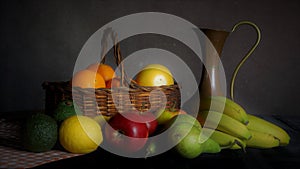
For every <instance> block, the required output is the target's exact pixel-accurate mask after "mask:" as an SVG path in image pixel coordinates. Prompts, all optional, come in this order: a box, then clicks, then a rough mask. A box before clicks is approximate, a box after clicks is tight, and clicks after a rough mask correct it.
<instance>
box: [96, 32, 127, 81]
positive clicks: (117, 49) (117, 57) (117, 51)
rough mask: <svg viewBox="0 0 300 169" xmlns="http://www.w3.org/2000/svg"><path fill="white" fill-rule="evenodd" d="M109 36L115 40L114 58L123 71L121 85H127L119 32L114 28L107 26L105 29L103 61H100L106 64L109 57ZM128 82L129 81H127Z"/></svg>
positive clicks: (102, 47)
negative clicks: (118, 37) (118, 36)
mask: <svg viewBox="0 0 300 169" xmlns="http://www.w3.org/2000/svg"><path fill="white" fill-rule="evenodd" d="M108 38H111V39H112V41H113V49H114V59H115V63H116V65H117V66H118V67H119V70H120V72H121V75H120V85H121V86H125V85H126V83H125V82H126V79H125V78H126V77H125V72H124V66H123V63H122V55H121V51H120V43H119V42H118V39H117V33H116V32H115V31H113V30H112V28H107V29H105V30H104V33H103V36H102V39H101V49H102V51H101V57H100V58H101V61H100V63H102V64H104V63H105V58H106V57H107V55H106V54H107V41H108ZM127 84H128V83H127Z"/></svg>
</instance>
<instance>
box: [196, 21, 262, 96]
mask: <svg viewBox="0 0 300 169" xmlns="http://www.w3.org/2000/svg"><path fill="white" fill-rule="evenodd" d="M240 25H250V26H252V27H253V28H255V30H256V33H257V39H256V43H255V44H254V45H253V46H252V48H251V49H250V50H249V51H248V53H247V54H246V55H245V56H244V57H243V58H242V60H241V61H240V62H239V64H238V65H237V67H236V68H235V71H234V73H233V76H232V79H231V84H230V97H231V99H232V100H234V83H235V78H236V76H237V73H238V71H239V69H240V67H241V66H242V64H243V63H244V62H245V61H246V60H247V59H248V57H249V56H250V55H251V54H252V53H253V51H254V50H255V48H256V47H257V46H258V44H259V42H260V39H261V33H260V30H259V28H258V26H256V25H255V24H254V23H253V22H250V21H241V22H238V23H237V24H235V25H234V27H233V28H232V30H231V32H229V31H225V30H216V29H207V28H202V29H201V30H202V32H203V33H204V34H205V35H206V36H207V38H208V40H209V42H208V43H211V44H212V45H213V46H214V48H215V49H213V50H212V49H210V48H209V47H210V46H211V45H207V47H206V48H205V54H204V62H205V63H204V65H205V66H206V67H203V69H202V76H201V81H200V84H199V92H200V99H201V98H205V97H208V96H212V95H213V96H217V95H218V96H225V94H224V93H223V92H222V89H221V83H220V71H219V68H220V59H219V58H218V57H221V55H222V50H223V46H224V43H225V42H226V39H227V37H228V36H229V35H230V34H231V33H232V32H234V31H235V30H236V28H237V27H239V26H240ZM215 51H216V52H217V54H216V53H215ZM209 75H211V77H209Z"/></svg>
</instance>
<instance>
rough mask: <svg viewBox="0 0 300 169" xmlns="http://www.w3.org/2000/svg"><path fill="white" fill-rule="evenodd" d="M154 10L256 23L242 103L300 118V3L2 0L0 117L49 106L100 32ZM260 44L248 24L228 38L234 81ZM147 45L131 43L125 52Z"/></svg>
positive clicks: (215, 23)
mask: <svg viewBox="0 0 300 169" xmlns="http://www.w3.org/2000/svg"><path fill="white" fill-rule="evenodd" d="M149 11H156V12H165V13H170V14H173V15H177V16H179V17H182V18H184V19H186V20H188V21H190V22H192V23H193V24H195V25H197V26H199V27H207V28H216V29H225V30H228V31H229V30H231V28H232V26H233V25H234V24H235V23H237V22H238V21H240V20H249V21H252V22H254V23H256V24H257V25H258V26H259V27H260V29H261V33H262V40H261V43H260V44H259V46H258V48H257V49H256V50H255V52H254V53H253V54H252V55H251V56H250V58H249V60H248V61H247V62H246V63H245V64H244V66H243V67H242V68H241V70H240V72H239V74H238V77H237V79H236V87H235V98H236V100H237V101H238V102H239V103H241V104H242V105H243V106H244V107H245V108H246V109H247V111H248V112H251V113H262V114H282V115H299V112H298V111H297V110H298V109H299V108H300V106H299V104H298V103H297V101H298V100H299V99H298V96H299V95H300V92H299V89H298V86H300V81H299V74H298V73H299V72H300V66H299V64H300V60H299V59H298V58H299V53H300V51H299V50H300V48H299V46H300V44H299V35H300V34H299V32H300V31H299V30H300V24H299V18H300V17H299V16H300V12H299V11H300V3H299V1H297V0H252V1H247V0H226V1H218V0H149V1H140V0H127V1H125V0H124V1H121V0H88V1H83V0H82V1H76V0H74V1H71V0H70V1H68V0H65V1H64V0H2V1H0V18H1V19H0V26H1V27H0V44H1V45H0V48H1V50H0V56H1V62H0V77H1V83H0V94H1V95H0V96H1V97H0V106H1V109H0V112H9V111H21V110H38V109H43V108H44V97H45V96H44V90H43V89H42V87H41V84H42V82H43V81H45V80H47V81H60V80H67V79H69V78H70V76H71V75H72V73H73V66H74V64H75V61H76V58H77V56H78V54H79V52H80V50H81V48H82V46H83V45H84V43H85V42H86V41H87V39H88V38H89V37H90V36H91V35H92V34H93V33H94V32H95V31H97V30H98V29H99V28H100V27H102V26H103V25H105V24H106V23H108V22H110V21H112V20H114V19H117V18H119V17H122V16H124V15H128V14H132V13H136V12H149ZM150 38H151V37H150ZM255 39H256V34H255V31H254V30H253V29H252V28H249V27H242V28H241V29H239V31H237V32H235V33H233V34H232V35H230V36H229V37H228V39H227V41H226V44H225V46H224V49H223V53H222V56H221V57H222V62H223V66H224V68H225V71H226V72H225V73H226V76H227V79H228V84H229V82H230V78H231V76H232V73H233V71H234V68H235V66H236V65H237V63H238V62H239V61H240V59H241V58H242V57H243V56H244V55H245V53H246V52H247V50H248V49H249V48H250V47H251V46H252V44H253V43H254V42H255ZM140 43H141V42H140V41H138V42H137V41H134V39H133V40H131V41H130V43H127V46H126V47H124V48H123V49H124V54H125V55H126V53H129V52H130V51H131V50H134V48H135V46H136V45H139V44H140ZM143 43H144V44H147V41H146V40H145V41H144V42H143ZM156 45H157V47H162V48H168V47H170V46H169V45H168V44H166V43H164V42H161V43H159V42H158V43H157V44H156ZM181 52H182V54H184V51H181ZM182 57H183V58H184V56H182ZM197 64H198V66H199V65H200V66H201V63H197ZM194 66H197V65H194ZM199 74H200V73H199Z"/></svg>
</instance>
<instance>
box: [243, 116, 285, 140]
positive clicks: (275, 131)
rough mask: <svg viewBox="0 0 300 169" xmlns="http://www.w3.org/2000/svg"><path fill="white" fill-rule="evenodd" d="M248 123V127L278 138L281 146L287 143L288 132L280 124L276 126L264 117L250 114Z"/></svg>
mask: <svg viewBox="0 0 300 169" xmlns="http://www.w3.org/2000/svg"><path fill="white" fill-rule="evenodd" d="M248 117H249V124H248V125H247V128H248V129H251V130H255V131H259V132H264V133H269V134H271V135H273V136H274V137H276V138H277V139H279V143H280V145H281V146H285V145H288V144H289V142H290V136H289V134H288V133H287V132H286V131H285V130H284V129H283V128H281V127H280V126H277V125H275V124H273V123H271V122H269V121H267V120H265V119H262V118H260V117H257V116H255V115H252V114H248Z"/></svg>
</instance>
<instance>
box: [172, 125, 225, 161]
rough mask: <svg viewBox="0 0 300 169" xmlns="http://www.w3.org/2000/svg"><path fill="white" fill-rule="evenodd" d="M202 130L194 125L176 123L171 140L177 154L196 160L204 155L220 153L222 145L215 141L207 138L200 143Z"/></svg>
mask: <svg viewBox="0 0 300 169" xmlns="http://www.w3.org/2000/svg"><path fill="white" fill-rule="evenodd" d="M200 134H201V128H199V126H198V127H197V125H194V123H188V122H181V123H176V124H175V125H173V126H172V127H171V128H170V131H169V138H170V140H171V144H174V145H175V147H174V149H175V150H176V152H177V153H179V154H180V155H181V156H183V157H185V158H189V159H192V158H196V157H197V156H199V155H200V154H202V153H218V152H220V151H221V147H220V145H219V144H218V143H217V142H215V141H214V140H212V139H210V138H207V139H206V140H205V141H204V142H202V143H201V142H200Z"/></svg>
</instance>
